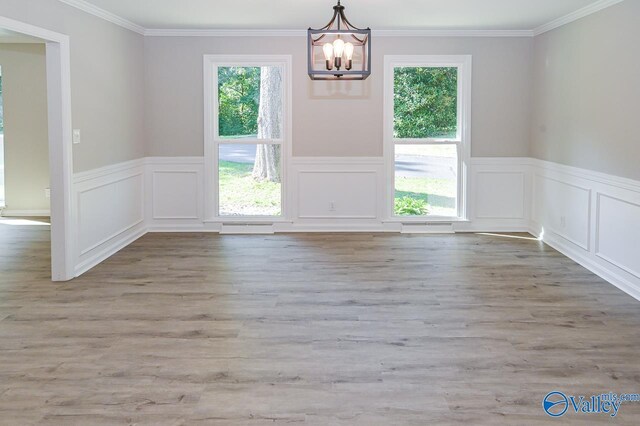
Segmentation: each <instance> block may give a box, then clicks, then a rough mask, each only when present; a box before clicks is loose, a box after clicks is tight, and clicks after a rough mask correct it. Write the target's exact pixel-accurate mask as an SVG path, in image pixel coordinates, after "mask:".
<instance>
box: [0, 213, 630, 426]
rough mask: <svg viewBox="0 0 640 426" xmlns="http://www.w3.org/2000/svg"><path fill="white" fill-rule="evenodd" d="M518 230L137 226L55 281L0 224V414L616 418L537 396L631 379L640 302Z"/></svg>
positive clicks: (244, 419)
mask: <svg viewBox="0 0 640 426" xmlns="http://www.w3.org/2000/svg"><path fill="white" fill-rule="evenodd" d="M515 237H520V238H515ZM527 237H528V236H527V235H517V236H492V235H476V234H458V235H442V236H440V235H413V236H412V235H398V234H290V235H286V234H285V235H274V236H218V235H215V234H149V235H146V236H144V237H143V238H141V239H140V240H138V241H136V242H135V243H134V244H132V245H131V246H129V247H127V248H126V249H124V250H122V251H121V252H120V253H118V254H117V255H115V256H114V257H112V258H110V259H108V260H107V261H105V262H104V263H102V264H101V265H99V266H98V267H96V268H95V269H93V270H92V271H90V272H88V273H87V274H85V275H84V276H82V277H80V278H78V279H76V280H73V281H71V282H68V283H51V282H50V281H49V246H48V244H49V233H48V228H47V227H36V226H34V227H18V226H7V225H2V224H0V267H1V275H0V424H2V425H28V424H59V425H102V424H145V425H147V424H148V425H182V424H185V425H190V424H224V425H227V424H230V425H234V424H250V425H254V424H255V425H261V424H270V425H271V424H285V423H287V424H288V423H293V424H296V423H300V424H320V425H403V424H416V425H424V424H467V425H478V424H514V425H531V424H545V423H549V424H560V423H561V424H572V423H575V424H596V423H603V424H605V423H607V424H608V423H611V422H612V421H611V419H610V418H608V417H607V416H606V415H603V414H600V415H577V414H574V413H571V412H569V413H567V414H566V415H565V416H564V417H563V418H562V419H552V418H550V417H548V416H547V415H546V414H545V413H544V412H543V410H542V406H541V401H542V398H543V397H544V395H546V394H547V393H548V392H550V391H552V390H559V391H564V392H566V393H568V394H573V395H587V396H590V395H592V394H594V393H603V392H609V391H612V392H616V393H619V392H634V393H636V392H640V362H639V361H638V357H639V355H640V302H637V301H636V300H634V299H633V298H631V297H630V296H627V295H625V294H624V293H622V292H621V291H619V290H617V289H616V288H615V287H613V286H612V285H610V284H608V283H606V282H604V281H603V280H601V279H599V278H598V277H596V276H594V275H593V274H591V273H590V272H588V271H587V270H585V269H583V268H582V267H580V266H578V265H576V264H575V263H574V262H572V261H571V260H569V259H567V258H566V257H564V256H562V255H561V254H559V253H558V252H556V251H554V250H553V249H550V248H549V247H547V246H545V245H543V244H542V243H540V242H538V241H536V240H534V239H532V238H527ZM614 422H615V423H616V424H638V423H639V422H640V403H628V404H626V405H623V406H622V408H621V410H620V413H619V415H618V417H617V418H616V419H615V420H614Z"/></svg>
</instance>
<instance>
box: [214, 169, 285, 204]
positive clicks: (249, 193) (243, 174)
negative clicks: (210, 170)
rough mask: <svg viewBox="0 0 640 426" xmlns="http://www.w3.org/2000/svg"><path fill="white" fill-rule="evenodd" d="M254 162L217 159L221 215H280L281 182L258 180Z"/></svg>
mask: <svg viewBox="0 0 640 426" xmlns="http://www.w3.org/2000/svg"><path fill="white" fill-rule="evenodd" d="M252 170H253V164H249V163H236V162H233V161H220V163H219V173H220V214H221V215H223V216H280V214H281V208H280V202H281V184H280V183H276V182H267V181H264V182H258V181H256V180H255V179H254V178H253V177H252V176H251V172H252Z"/></svg>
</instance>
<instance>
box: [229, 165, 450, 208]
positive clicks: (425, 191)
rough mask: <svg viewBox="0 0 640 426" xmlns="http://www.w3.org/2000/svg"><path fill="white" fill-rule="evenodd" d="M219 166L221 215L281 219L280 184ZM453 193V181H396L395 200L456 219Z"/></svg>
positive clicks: (240, 169)
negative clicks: (420, 204) (419, 203)
mask: <svg viewBox="0 0 640 426" xmlns="http://www.w3.org/2000/svg"><path fill="white" fill-rule="evenodd" d="M219 164H220V169H219V170H220V214H221V215H223V216H280V215H281V206H280V204H281V184H280V183H276V182H266V181H264V182H258V181H256V180H255V179H253V177H252V176H251V172H252V170H253V164H249V163H237V162H233V161H220V163H219ZM456 192H457V188H456V182H455V180H450V179H435V178H406V177H396V191H395V197H396V199H399V198H402V197H410V198H413V199H418V200H424V201H425V202H426V203H427V210H428V211H427V214H428V215H430V216H455V215H456V211H455V208H456V202H455V197H456Z"/></svg>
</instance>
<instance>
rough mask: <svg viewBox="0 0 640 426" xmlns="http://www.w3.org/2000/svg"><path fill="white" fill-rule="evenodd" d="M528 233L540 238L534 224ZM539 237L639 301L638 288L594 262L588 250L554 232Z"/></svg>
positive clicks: (639, 291) (538, 230) (614, 272)
mask: <svg viewBox="0 0 640 426" xmlns="http://www.w3.org/2000/svg"><path fill="white" fill-rule="evenodd" d="M529 233H530V234H531V235H533V236H535V237H536V238H540V234H541V232H540V229H536V227H535V226H533V227H531V228H530V229H529ZM540 239H541V241H542V242H544V243H545V244H547V245H548V246H549V247H551V248H553V249H554V250H557V251H559V252H560V253H562V254H563V255H565V256H566V257H568V258H569V259H571V260H573V261H574V262H576V263H577V264H579V265H580V266H582V267H584V268H586V269H588V270H589V271H590V272H593V273H594V274H596V275H597V276H599V277H600V278H602V279H603V280H605V281H607V282H608V283H609V284H612V285H614V286H615V287H617V288H619V289H620V290H622V291H623V292H625V293H627V294H628V295H629V296H631V297H633V298H634V299H636V300H638V301H640V288H638V287H637V286H636V285H634V284H633V283H631V282H629V281H628V280H626V279H625V278H623V277H622V276H620V275H619V274H617V273H616V271H615V270H613V269H611V268H605V267H603V266H601V265H599V264H598V263H596V262H594V261H593V260H592V259H591V258H590V255H589V252H585V251H583V250H582V249H580V248H577V247H575V246H573V244H572V243H571V242H569V241H566V240H565V239H563V238H562V237H560V236H557V235H555V234H554V233H550V232H545V233H544V234H543V235H542V238H540Z"/></svg>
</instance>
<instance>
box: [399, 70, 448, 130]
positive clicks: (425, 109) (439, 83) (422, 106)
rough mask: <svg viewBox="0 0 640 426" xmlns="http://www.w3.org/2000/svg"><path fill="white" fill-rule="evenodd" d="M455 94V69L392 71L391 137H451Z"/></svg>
mask: <svg viewBox="0 0 640 426" xmlns="http://www.w3.org/2000/svg"><path fill="white" fill-rule="evenodd" d="M457 93H458V70H457V68H426V67H402V68H396V69H395V76H394V115H393V116H394V120H393V122H394V123H393V125H394V129H393V130H394V131H393V133H394V137H396V138H402V139H407V138H416V139H421V138H452V137H455V135H456V131H457Z"/></svg>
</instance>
